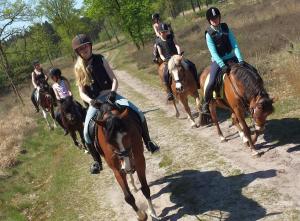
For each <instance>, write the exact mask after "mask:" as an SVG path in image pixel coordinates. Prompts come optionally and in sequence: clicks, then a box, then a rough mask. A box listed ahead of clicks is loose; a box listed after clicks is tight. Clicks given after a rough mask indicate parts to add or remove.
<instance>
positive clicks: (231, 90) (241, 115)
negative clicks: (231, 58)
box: [200, 63, 274, 155]
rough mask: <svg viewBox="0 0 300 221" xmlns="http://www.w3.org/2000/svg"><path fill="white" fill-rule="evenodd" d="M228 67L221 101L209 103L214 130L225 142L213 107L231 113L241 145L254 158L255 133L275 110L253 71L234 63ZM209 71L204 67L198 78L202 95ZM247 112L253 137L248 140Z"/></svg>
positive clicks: (261, 128) (249, 134) (262, 128)
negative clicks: (242, 143) (249, 114)
mask: <svg viewBox="0 0 300 221" xmlns="http://www.w3.org/2000/svg"><path fill="white" fill-rule="evenodd" d="M230 68H231V70H230V73H228V74H226V75H225V77H224V82H223V92H224V98H222V97H219V98H216V99H213V100H212V101H211V102H210V106H209V109H210V113H211V118H212V121H213V122H214V123H215V125H216V127H217V130H218V135H219V137H220V138H221V141H226V138H225V137H224V136H223V134H222V131H221V129H220V126H219V124H218V119H217V113H216V107H217V106H218V107H221V108H226V109H229V110H231V112H232V120H233V124H234V125H235V126H236V127H237V129H238V131H239V135H240V136H241V138H242V139H243V142H244V143H246V144H247V145H248V146H250V148H251V151H252V152H253V154H254V155H257V154H258V152H257V151H256V150H255V147H254V143H255V142H256V140H257V136H258V134H259V133H261V132H262V131H263V130H264V125H265V123H266V120H267V117H268V115H270V114H271V113H272V112H273V111H274V108H273V105H272V104H273V99H271V98H270V97H269V94H268V93H267V92H266V90H265V88H264V85H263V81H262V79H261V78H260V76H259V75H258V73H257V71H256V70H255V69H254V68H252V67H250V66H249V65H247V67H246V66H241V65H239V64H235V63H231V65H230ZM209 71H210V68H209V67H207V68H206V69H205V70H204V71H203V72H202V74H201V76H200V88H201V90H202V92H203V94H204V85H205V81H206V78H207V76H208V74H209ZM221 93H222V92H221ZM248 111H249V112H250V113H251V117H252V118H253V120H254V124H255V134H254V136H253V137H251V131H250V128H249V127H248V125H247V123H246V121H245V114H246V112H248Z"/></svg>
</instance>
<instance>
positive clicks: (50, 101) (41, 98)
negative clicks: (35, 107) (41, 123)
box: [37, 83, 57, 130]
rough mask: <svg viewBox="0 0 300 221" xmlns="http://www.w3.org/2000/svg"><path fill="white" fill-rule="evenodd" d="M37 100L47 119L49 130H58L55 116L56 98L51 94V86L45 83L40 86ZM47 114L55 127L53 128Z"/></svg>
mask: <svg viewBox="0 0 300 221" xmlns="http://www.w3.org/2000/svg"><path fill="white" fill-rule="evenodd" d="M37 100H38V104H39V105H40V107H41V108H42V113H43V117H44V118H45V120H46V122H47V125H48V127H49V129H50V130H51V129H53V128H56V127H57V126H56V123H55V116H54V102H55V98H54V97H53V96H52V95H51V93H50V86H49V84H47V83H43V84H40V85H39V88H38V89H37ZM47 113H50V116H51V118H52V120H53V127H51V125H50V123H49V121H48V119H47Z"/></svg>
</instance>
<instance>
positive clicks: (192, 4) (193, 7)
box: [191, 0, 196, 12]
mask: <svg viewBox="0 0 300 221" xmlns="http://www.w3.org/2000/svg"><path fill="white" fill-rule="evenodd" d="M191 6H192V9H193V11H194V12H196V10H195V6H194V2H193V0H191Z"/></svg>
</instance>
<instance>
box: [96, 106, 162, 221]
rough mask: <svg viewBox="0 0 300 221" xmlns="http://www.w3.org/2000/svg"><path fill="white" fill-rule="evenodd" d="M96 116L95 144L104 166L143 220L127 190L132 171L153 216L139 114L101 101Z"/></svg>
mask: <svg viewBox="0 0 300 221" xmlns="http://www.w3.org/2000/svg"><path fill="white" fill-rule="evenodd" d="M100 113H102V114H100V116H101V115H102V117H100V118H97V119H96V120H95V122H96V143H98V144H99V145H96V147H97V150H98V151H99V153H100V154H101V155H102V156H103V157H104V159H105V161H106V163H107V165H108V166H109V167H110V168H111V169H112V171H113V173H114V175H115V178H116V180H117V182H118V183H119V185H120V187H121V189H122V191H123V193H124V197H125V201H126V202H127V203H128V204H129V205H130V206H131V207H132V208H133V209H134V211H135V212H136V214H137V219H138V220H147V214H146V213H145V212H144V211H142V210H140V209H139V208H138V207H137V205H136V203H135V198H134V197H133V195H132V193H131V192H130V190H129V187H128V183H127V174H129V175H130V179H131V181H130V182H131V183H132V184H133V187H134V189H135V191H137V188H136V187H135V185H134V180H133V176H132V175H133V173H134V172H135V171H136V172H137V176H138V178H139V181H140V183H141V190H142V193H143V195H144V196H145V198H146V199H147V202H148V206H149V209H150V215H151V216H152V217H154V218H156V219H157V216H156V212H155V210H154V208H153V204H152V200H151V197H150V188H149V186H148V183H147V179H146V172H145V170H146V163H145V157H144V153H143V152H144V147H143V142H142V128H141V126H140V118H139V116H138V115H137V114H136V113H135V112H134V111H132V110H131V109H129V108H126V109H125V110H120V108H116V107H115V105H112V104H108V103H104V104H102V105H101V107H100Z"/></svg>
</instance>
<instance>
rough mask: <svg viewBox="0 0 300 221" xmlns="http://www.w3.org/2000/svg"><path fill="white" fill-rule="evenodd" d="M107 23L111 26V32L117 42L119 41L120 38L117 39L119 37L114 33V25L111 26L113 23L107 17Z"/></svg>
mask: <svg viewBox="0 0 300 221" xmlns="http://www.w3.org/2000/svg"><path fill="white" fill-rule="evenodd" d="M108 23H109V26H110V28H111V30H112V32H113V35H114V36H115V38H116V40H117V42H118V43H120V40H119V38H118V35H117V34H116V31H115V29H114V27H113V25H112V23H111V21H110V20H109V19H108Z"/></svg>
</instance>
